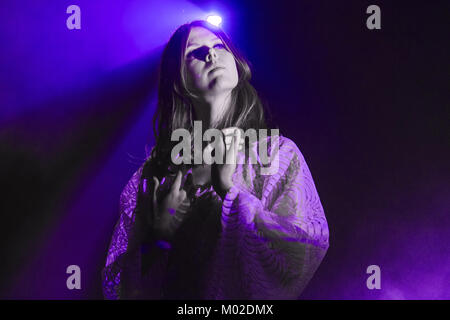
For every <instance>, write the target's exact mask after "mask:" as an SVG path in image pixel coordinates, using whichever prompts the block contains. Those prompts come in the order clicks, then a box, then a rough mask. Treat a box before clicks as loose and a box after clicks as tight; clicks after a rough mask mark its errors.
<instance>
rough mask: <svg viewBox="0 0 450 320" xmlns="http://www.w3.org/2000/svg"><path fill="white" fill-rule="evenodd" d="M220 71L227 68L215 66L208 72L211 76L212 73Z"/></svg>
mask: <svg viewBox="0 0 450 320" xmlns="http://www.w3.org/2000/svg"><path fill="white" fill-rule="evenodd" d="M219 69H225V68H224V67H222V66H215V67H213V68H212V69H210V70H209V71H208V74H210V73H211V72H213V71H216V70H219Z"/></svg>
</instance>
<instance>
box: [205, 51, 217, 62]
mask: <svg viewBox="0 0 450 320" xmlns="http://www.w3.org/2000/svg"><path fill="white" fill-rule="evenodd" d="M217 58H218V57H217V52H216V50H215V49H214V48H210V49H209V51H208V54H207V55H206V62H210V61H216V60H217Z"/></svg>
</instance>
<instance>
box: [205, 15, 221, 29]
mask: <svg viewBox="0 0 450 320" xmlns="http://www.w3.org/2000/svg"><path fill="white" fill-rule="evenodd" d="M206 21H208V22H209V23H211V24H212V25H214V26H216V27H218V26H220V24H221V23H222V17H221V16H218V15H215V14H212V15H209V16H208V17H207V18H206Z"/></svg>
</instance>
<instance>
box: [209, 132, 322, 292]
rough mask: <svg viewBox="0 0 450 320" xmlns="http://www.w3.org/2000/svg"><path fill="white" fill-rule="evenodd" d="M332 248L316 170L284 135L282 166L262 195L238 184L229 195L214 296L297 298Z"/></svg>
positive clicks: (281, 156) (223, 211)
mask: <svg viewBox="0 0 450 320" xmlns="http://www.w3.org/2000/svg"><path fill="white" fill-rule="evenodd" d="M272 156H273V155H272ZM327 249H328V226H327V222H326V218H325V215H324V212H323V208H322V205H321V203H320V199H319V197H318V194H317V191H316V188H315V185H314V182H313V179H312V177H311V173H310V171H309V169H308V166H307V164H306V162H305V159H304V158H303V156H302V154H301V153H300V150H299V149H298V148H297V146H296V145H295V144H294V143H293V142H292V141H290V140H288V139H286V138H283V141H282V143H281V146H280V148H279V168H278V170H277V172H276V173H275V174H274V175H272V176H270V177H268V178H267V179H266V181H265V182H264V187H263V191H262V196H261V199H259V198H258V197H256V196H255V195H253V194H250V193H249V192H248V191H246V190H245V188H241V187H239V185H235V186H233V187H232V188H231V189H230V190H229V191H228V193H227V194H226V196H225V199H224V202H223V208H222V236H221V239H220V242H219V247H218V249H217V250H218V256H217V257H216V259H217V260H216V264H215V268H214V274H213V278H212V279H213V281H211V282H210V283H211V287H212V288H213V289H212V291H211V295H212V296H214V297H216V298H233V299H296V298H298V297H299V295H300V293H301V292H302V290H303V289H304V287H305V286H306V284H307V283H308V282H309V280H310V279H311V277H312V276H313V274H314V272H315V271H316V269H317V267H318V266H319V264H320V262H321V261H322V259H323V257H324V256H325V253H326V251H327ZM220 279H223V281H221V280H220Z"/></svg>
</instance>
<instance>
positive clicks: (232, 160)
mask: <svg viewBox="0 0 450 320" xmlns="http://www.w3.org/2000/svg"><path fill="white" fill-rule="evenodd" d="M240 135H241V133H240V131H239V130H237V129H236V130H235V131H234V135H233V139H232V141H231V145H230V148H229V149H228V151H227V154H226V160H225V161H226V163H227V164H236V158H237V153H238V148H239V140H240Z"/></svg>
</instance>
